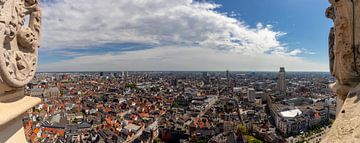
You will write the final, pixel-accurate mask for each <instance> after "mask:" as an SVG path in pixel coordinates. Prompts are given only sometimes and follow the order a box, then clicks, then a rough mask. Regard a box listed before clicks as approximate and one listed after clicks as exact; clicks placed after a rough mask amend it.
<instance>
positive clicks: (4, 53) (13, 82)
mask: <svg viewBox="0 0 360 143" xmlns="http://www.w3.org/2000/svg"><path fill="white" fill-rule="evenodd" d="M25 22H26V23H25ZM40 24H41V12H40V6H39V0H0V43H2V44H1V46H0V142H9V143H23V142H26V139H25V134H24V130H23V127H22V117H23V116H24V114H25V112H26V111H27V110H29V109H30V108H32V107H34V106H35V105H37V104H38V103H40V102H41V100H40V99H39V98H35V97H29V96H25V95H24V86H25V85H26V84H27V83H29V82H30V80H31V79H32V78H33V77H34V75H35V71H36V66H37V60H38V58H37V57H38V48H39V45H40V42H39V41H40V39H39V38H40Z"/></svg>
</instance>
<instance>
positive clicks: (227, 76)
mask: <svg viewBox="0 0 360 143" xmlns="http://www.w3.org/2000/svg"><path fill="white" fill-rule="evenodd" d="M229 76H230V75H229V70H226V78H227V80H229V78H230V77H229Z"/></svg>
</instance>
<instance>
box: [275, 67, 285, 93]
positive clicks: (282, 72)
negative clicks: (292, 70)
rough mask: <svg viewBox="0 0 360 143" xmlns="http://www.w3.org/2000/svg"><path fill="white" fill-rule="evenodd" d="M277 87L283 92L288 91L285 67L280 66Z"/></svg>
mask: <svg viewBox="0 0 360 143" xmlns="http://www.w3.org/2000/svg"><path fill="white" fill-rule="evenodd" d="M277 88H278V91H280V93H281V94H285V93H286V79H285V68H284V67H280V71H279V77H278V83H277Z"/></svg>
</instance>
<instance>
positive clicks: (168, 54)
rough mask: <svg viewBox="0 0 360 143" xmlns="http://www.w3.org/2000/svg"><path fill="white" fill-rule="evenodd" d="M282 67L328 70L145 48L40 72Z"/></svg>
mask: <svg viewBox="0 0 360 143" xmlns="http://www.w3.org/2000/svg"><path fill="white" fill-rule="evenodd" d="M280 66H285V67H286V68H287V70H288V71H326V70H327V69H328V67H327V66H325V65H321V64H317V63H313V62H308V61H304V60H303V59H301V58H298V57H289V56H284V55H278V56H273V55H269V54H261V55H256V56H247V55H243V54H240V53H232V52H219V51H218V50H215V49H208V48H194V47H157V48H153V49H147V50H142V51H130V52H123V53H112V54H110V53H109V54H103V55H92V56H80V57H77V58H75V59H72V60H66V61H60V62H57V63H52V64H44V65H40V71H84V70H85V71H121V70H139V71H144V70H145V71H146V70H149V71H152V70H166V71H171V70H189V71H194V70H212V71H222V70H225V69H229V70H247V71H253V70H257V71H274V70H277V68H278V67H280ZM274 67H275V68H274Z"/></svg>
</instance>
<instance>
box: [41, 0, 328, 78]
mask: <svg viewBox="0 0 360 143" xmlns="http://www.w3.org/2000/svg"><path fill="white" fill-rule="evenodd" d="M328 6H329V4H328V2H327V1H324V0H316V1H314V0H282V1H278V0H256V1H250V0H208V1H204V0H197V1H192V0H158V1H148V0H135V1H134V0H122V1H118V0H77V1H71V0H56V1H54V0H50V1H47V2H44V1H43V5H42V8H43V28H42V32H43V35H42V47H41V49H40V53H39V54H40V66H39V71H87V70H89V71H100V70H114V71H121V70H225V69H230V70H238V71H242V70H245V71H276V70H278V67H280V66H285V67H287V69H289V70H292V71H328V68H327V65H328V55H327V53H328V51H327V37H328V30H329V28H330V27H331V25H332V22H331V21H330V20H328V19H326V17H325V14H324V13H325V12H324V11H325V9H326V8H327V7H328Z"/></svg>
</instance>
